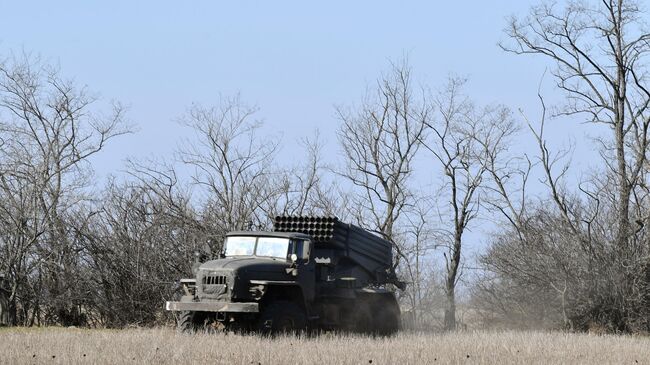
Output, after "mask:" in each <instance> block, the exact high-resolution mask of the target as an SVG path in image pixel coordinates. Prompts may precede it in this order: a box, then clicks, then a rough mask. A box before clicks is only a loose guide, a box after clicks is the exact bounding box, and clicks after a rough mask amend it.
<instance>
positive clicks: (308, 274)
mask: <svg viewBox="0 0 650 365" xmlns="http://www.w3.org/2000/svg"><path fill="white" fill-rule="evenodd" d="M295 247H296V255H297V256H298V262H297V264H298V276H297V277H296V281H297V282H298V284H300V287H301V288H302V293H303V295H304V296H305V301H306V302H307V303H308V304H309V303H311V302H312V301H313V300H314V296H315V293H316V273H315V263H314V260H313V259H312V258H311V251H312V242H311V241H309V240H297V241H296V245H295Z"/></svg>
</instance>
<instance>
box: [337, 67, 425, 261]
mask: <svg viewBox="0 0 650 365" xmlns="http://www.w3.org/2000/svg"><path fill="white" fill-rule="evenodd" d="M412 82H413V81H412V78H411V69H410V68H409V66H408V65H407V64H406V63H402V64H393V65H392V69H391V70H390V72H389V73H388V74H387V75H385V76H383V77H382V78H380V79H379V80H378V81H377V87H376V89H374V90H372V91H371V92H370V93H369V94H368V95H367V96H366V98H365V100H364V101H363V103H362V104H361V105H360V106H359V108H358V109H357V110H350V109H349V108H342V107H340V108H338V109H337V111H338V115H339V119H340V120H341V121H342V126H341V128H340V129H339V133H338V136H339V142H340V144H341V147H342V148H343V152H344V157H345V168H344V169H343V171H342V172H340V174H341V175H342V176H343V177H345V178H346V179H348V180H349V181H351V182H352V184H353V185H354V186H355V188H356V195H355V196H354V204H353V206H354V207H355V208H356V209H358V211H357V220H358V221H359V222H360V223H361V224H362V225H364V226H365V227H367V228H369V229H370V230H373V231H375V232H377V233H379V234H381V235H382V236H383V237H384V238H386V239H387V240H389V241H391V242H393V244H394V248H395V250H396V252H397V260H396V262H395V266H397V265H398V264H399V259H400V258H403V257H404V253H403V245H404V243H403V242H400V239H399V237H398V231H397V229H396V227H395V224H396V222H397V221H398V220H399V219H400V218H402V215H403V214H404V212H405V211H406V210H407V209H408V207H409V206H412V205H413V202H414V200H415V199H416V198H415V196H414V193H413V188H412V187H411V185H410V184H409V178H410V177H411V176H412V175H413V164H414V159H415V156H416V155H417V152H418V150H419V149H420V147H421V141H422V139H424V138H425V124H426V123H427V122H429V119H430V118H431V113H432V107H431V105H430V104H429V103H428V102H427V100H426V97H425V93H424V92H422V94H421V95H417V94H415V93H414V91H413V85H412Z"/></svg>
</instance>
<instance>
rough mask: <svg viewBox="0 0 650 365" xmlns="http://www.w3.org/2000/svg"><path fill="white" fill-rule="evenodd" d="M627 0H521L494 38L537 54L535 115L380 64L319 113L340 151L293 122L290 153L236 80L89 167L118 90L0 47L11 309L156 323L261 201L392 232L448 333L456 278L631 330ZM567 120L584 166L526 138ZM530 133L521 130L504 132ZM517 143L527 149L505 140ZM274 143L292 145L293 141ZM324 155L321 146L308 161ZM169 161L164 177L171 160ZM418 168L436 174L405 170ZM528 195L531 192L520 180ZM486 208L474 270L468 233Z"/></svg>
mask: <svg viewBox="0 0 650 365" xmlns="http://www.w3.org/2000/svg"><path fill="white" fill-rule="evenodd" d="M643 15H645V13H644V12H643V11H642V9H640V8H639V7H638V6H637V4H635V3H633V2H631V1H603V2H591V3H583V2H580V3H578V2H570V3H568V4H567V5H566V6H564V7H560V6H558V5H540V6H536V7H534V8H532V9H531V11H530V13H529V14H528V15H527V16H526V17H523V18H512V19H511V21H510V22H509V24H508V28H507V29H506V35H507V37H508V41H507V42H504V43H503V44H501V47H502V48H503V49H504V50H505V51H507V52H512V53H515V54H526V55H529V54H533V55H538V56H541V57H542V58H544V59H546V60H547V61H550V65H551V67H552V71H551V72H550V76H548V77H550V78H552V80H554V81H555V83H556V85H557V90H558V92H559V95H562V99H563V101H562V102H561V103H560V104H557V105H552V106H551V105H549V106H548V107H547V105H546V102H545V98H544V97H543V96H542V95H539V101H540V109H541V110H542V112H541V113H540V115H528V114H526V113H524V112H521V113H519V114H514V113H512V111H511V110H510V109H509V108H508V107H506V106H504V105H499V104H492V105H479V104H478V103H476V102H475V101H473V100H472V99H471V98H470V97H469V96H468V95H467V94H466V93H465V91H464V86H465V82H466V80H464V79H462V78H457V77H450V78H449V79H448V80H447V82H446V83H444V84H443V85H440V86H438V87H434V88H429V87H427V86H426V85H424V86H423V85H422V84H420V83H417V82H416V80H415V78H414V77H413V75H412V73H411V69H410V68H409V66H408V64H407V62H399V63H395V64H392V65H391V67H390V68H389V70H388V71H387V72H386V73H385V74H383V75H381V76H380V77H379V78H378V80H377V82H376V84H374V85H372V87H370V88H369V91H368V92H367V94H366V95H365V97H364V98H363V99H362V102H361V103H359V104H351V105H349V106H341V107H338V108H337V109H336V111H337V115H338V118H339V121H340V124H339V126H338V127H337V131H338V151H340V152H341V154H342V156H343V159H342V161H341V162H340V163H334V164H331V165H328V164H325V163H323V159H322V158H321V157H322V154H323V148H324V144H323V141H321V140H320V139H319V138H318V137H316V138H312V139H304V140H303V141H302V143H301V148H302V153H298V152H295V153H294V154H295V155H296V156H298V155H299V156H301V158H300V159H296V161H295V164H294V165H292V166H283V165H281V164H280V163H279V162H278V159H277V153H278V150H279V148H280V147H281V144H282V141H279V140H273V139H270V138H260V136H259V133H260V127H261V124H260V123H259V122H257V120H256V113H257V112H258V111H257V109H256V108H255V107H250V106H248V105H246V103H244V102H243V101H242V100H241V99H240V98H239V97H238V96H235V97H232V98H223V99H221V100H219V101H218V102H217V103H216V104H215V105H214V106H201V105H195V106H192V107H191V108H190V109H189V110H188V111H187V113H186V114H185V115H184V116H183V117H182V118H181V124H182V125H180V126H179V128H188V129H189V130H190V131H192V133H193V136H192V137H191V138H190V140H189V141H187V143H185V144H183V145H182V146H183V147H180V148H179V149H178V151H177V152H176V154H175V156H169V157H168V158H165V159H161V160H158V161H141V160H131V161H128V162H127V166H126V168H125V170H126V173H125V174H122V175H120V176H119V177H113V178H111V179H109V181H106V182H97V181H93V173H92V164H91V161H92V158H93V156H94V155H95V154H98V153H102V149H104V147H105V146H106V144H107V143H111V140H112V139H114V138H119V136H120V135H122V134H125V133H130V128H129V126H128V124H127V123H126V122H125V116H124V110H123V108H122V107H121V106H120V105H110V106H108V108H106V107H102V105H100V104H101V103H100V101H98V100H95V99H93V98H92V97H90V96H89V94H88V93H87V92H86V90H84V89H83V88H79V87H78V86H76V85H75V84H74V83H71V82H68V81H66V80H65V79H63V78H62V77H61V76H60V75H59V73H58V72H56V70H52V69H51V68H49V67H48V66H47V65H43V64H41V63H40V62H38V60H34V59H33V58H10V59H7V60H5V61H4V62H2V63H0V195H1V196H0V273H2V274H4V275H5V278H6V285H5V286H6V288H4V291H5V292H6V294H7V295H6V296H7V299H8V301H7V302H8V310H9V313H10V317H11V320H12V322H13V323H15V324H19V325H49V324H62V325H90V326H109V327H123V326H127V325H153V324H159V323H165V322H168V321H170V320H171V318H170V317H168V315H167V314H165V313H164V311H163V310H162V303H163V302H164V301H165V300H166V299H169V298H172V297H173V296H174V295H176V293H177V289H178V288H177V285H176V283H175V280H176V279H178V278H181V277H185V276H187V275H190V273H191V265H192V263H193V261H194V260H195V257H194V253H195V252H197V251H198V252H200V253H201V255H203V256H206V257H210V256H214V255H216V254H217V253H218V252H219V250H220V246H221V242H222V239H223V235H224V234H225V233H226V232H228V231H230V230H244V229H269V228H270V222H271V220H272V218H273V217H274V216H276V215H278V214H283V215H307V214H324V215H337V216H339V217H340V218H341V219H343V220H346V221H351V222H354V223H357V224H359V225H361V226H363V227H365V228H367V229H369V230H371V231H373V232H376V233H377V234H379V235H382V236H383V237H385V238H387V239H389V240H390V241H391V242H393V243H394V253H395V258H396V260H395V266H396V269H397V271H398V272H399V275H400V276H401V277H402V278H403V279H404V280H406V281H407V282H409V286H408V288H407V289H406V290H405V291H403V292H400V301H401V304H402V310H403V312H405V313H406V314H407V315H406V316H407V317H408V318H409V321H411V324H412V325H414V326H419V327H424V326H428V327H429V326H435V327H439V328H444V329H448V330H451V329H455V328H457V327H458V326H459V325H465V323H463V322H464V320H463V319H462V318H461V319H459V318H457V302H458V299H457V297H458V288H459V287H461V285H462V287H464V288H466V289H467V290H466V292H467V293H468V296H467V299H463V301H462V305H463V311H464V313H465V315H466V316H467V317H472V320H473V322H474V324H477V323H478V324H482V325H486V326H505V327H534V328H540V327H543V328H568V329H573V330H588V329H594V328H597V329H600V330H603V331H615V332H647V331H649V330H650V241H648V233H647V229H646V226H647V225H648V220H649V219H650V218H649V217H650V215H649V214H648V213H649V212H650V210H649V209H648V208H650V207H649V199H650V195H649V194H650V190H649V189H648V186H647V185H648V183H647V182H648V173H649V172H650V164H649V163H648V158H647V151H648V143H649V140H648V129H649V127H650V110H649V108H650V91H649V90H650V86H648V74H647V72H648V70H647V66H648V62H647V60H646V58H645V57H647V54H648V51H650V34H648V33H647V32H645V30H644V28H643V23H642V21H641V19H642V17H643ZM548 119H553V122H554V123H570V122H576V121H580V122H584V127H583V128H584V129H585V130H590V131H591V130H593V131H594V133H595V134H597V136H598V137H597V138H594V139H592V140H589V141H587V142H585V143H590V144H591V145H592V146H593V151H594V152H593V153H594V156H593V158H591V159H590V162H591V163H593V164H594V167H593V169H592V170H591V171H588V172H587V171H580V172H582V173H583V174H582V176H583V177H581V178H580V180H579V181H574V180H572V179H570V178H569V176H570V174H576V172H577V171H576V170H575V168H574V167H573V166H572V165H571V163H570V162H571V161H570V153H571V151H565V150H553V149H552V148H551V147H550V146H549V144H548V143H547V140H546V135H545V134H544V131H545V129H544V127H545V124H547V123H548V121H547V120H548ZM518 141H533V143H532V144H530V143H528V144H529V145H528V146H522V145H521V143H522V142H518ZM518 149H519V150H521V149H523V150H526V153H525V154H518V153H516V151H517V150H518ZM292 152H293V151H292ZM328 160H331V159H328ZM181 171H182V173H181ZM424 180H433V181H435V183H434V184H433V185H434V186H429V185H424V184H421V183H419V182H421V181H424ZM531 191H533V192H534V194H533V193H531ZM480 220H483V221H484V222H490V224H492V227H493V228H492V229H491V232H492V233H491V234H490V235H489V236H488V237H487V240H488V241H489V242H488V248H487V249H486V250H484V251H483V253H482V254H481V256H480V257H479V260H478V263H477V264H478V267H477V268H474V270H469V269H468V268H467V263H468V261H467V259H466V257H465V252H466V247H467V244H468V243H467V242H468V236H467V234H468V232H469V231H470V230H471V229H473V228H479V227H480V228H481V229H484V228H485V226H486V223H480Z"/></svg>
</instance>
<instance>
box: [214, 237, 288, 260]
mask: <svg viewBox="0 0 650 365" xmlns="http://www.w3.org/2000/svg"><path fill="white" fill-rule="evenodd" d="M288 252H289V239H288V238H279V237H248V236H232V237H228V238H226V250H225V253H226V256H227V257H229V256H251V255H257V256H266V257H277V258H281V259H286V258H287V255H288Z"/></svg>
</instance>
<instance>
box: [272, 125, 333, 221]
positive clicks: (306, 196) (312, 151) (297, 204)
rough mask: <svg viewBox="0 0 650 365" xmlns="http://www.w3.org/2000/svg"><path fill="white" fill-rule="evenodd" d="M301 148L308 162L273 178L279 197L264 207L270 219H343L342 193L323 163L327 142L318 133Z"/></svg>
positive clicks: (279, 168)
mask: <svg viewBox="0 0 650 365" xmlns="http://www.w3.org/2000/svg"><path fill="white" fill-rule="evenodd" d="M299 144H300V146H301V147H302V148H303V150H304V151H305V153H304V156H305V157H306V159H305V161H299V162H298V163H297V164H295V165H294V166H290V167H289V168H285V169H281V167H278V171H277V173H275V174H274V177H273V178H272V179H271V182H270V184H271V185H273V186H277V187H278V189H277V191H278V194H274V195H273V196H271V197H270V199H269V200H268V201H267V204H266V207H265V208H264V209H265V211H266V212H267V215H268V216H269V217H274V216H276V215H291V216H300V215H336V216H338V217H339V218H343V217H344V214H345V212H344V209H342V208H341V205H342V199H341V194H340V193H339V192H338V191H337V189H336V185H335V184H334V183H333V182H332V181H329V180H328V179H327V176H326V175H325V174H326V172H328V171H331V167H330V166H329V165H328V164H326V163H324V162H323V157H322V154H323V148H324V142H323V140H322V139H321V137H320V134H319V132H318V131H316V133H315V135H314V137H313V138H303V139H301V140H300V143H299Z"/></svg>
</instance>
